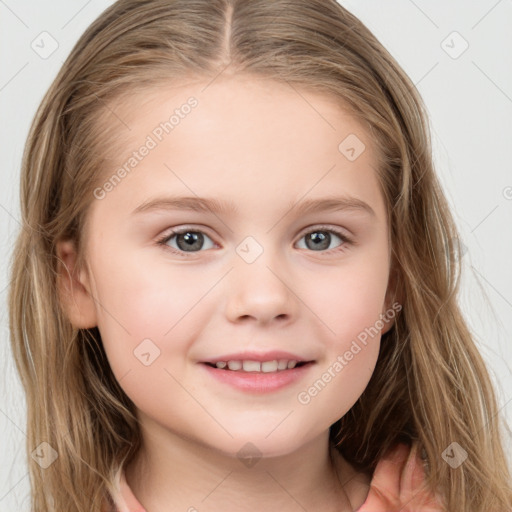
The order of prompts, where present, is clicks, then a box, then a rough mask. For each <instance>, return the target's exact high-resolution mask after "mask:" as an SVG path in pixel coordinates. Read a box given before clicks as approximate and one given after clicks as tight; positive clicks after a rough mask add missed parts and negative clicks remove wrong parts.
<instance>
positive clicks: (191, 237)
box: [176, 231, 203, 250]
mask: <svg viewBox="0 0 512 512" xmlns="http://www.w3.org/2000/svg"><path fill="white" fill-rule="evenodd" d="M181 237H182V238H183V240H184V241H185V242H186V245H185V250H189V249H200V248H201V243H202V238H203V236H202V235H201V233H195V232H192V231H188V232H187V233H182V234H181V235H179V236H178V238H177V241H176V243H177V244H178V245H180V244H179V241H180V240H181V239H182V238H181ZM180 248H181V247H180Z"/></svg>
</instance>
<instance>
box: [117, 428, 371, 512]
mask: <svg viewBox="0 0 512 512" xmlns="http://www.w3.org/2000/svg"><path fill="white" fill-rule="evenodd" d="M248 451H249V453H250V449H249V450H248ZM125 475H126V480H127V483H128V485H129V486H130V488H131V489H132V491H133V493H134V494H135V496H136V497H137V499H138V500H139V501H140V502H141V504H142V505H143V506H144V507H145V509H146V510H147V512H167V511H169V510H184V511H190V512H195V511H203V510H204V511H206V510H207V511H208V512H220V511H223V512H224V511H226V510H237V511H240V512H256V511H261V510H280V511H282V512H292V511H297V510H299V509H303V510H308V511H311V512H313V511H316V510H318V511H320V510H321V511H322V512H335V511H336V512H345V511H347V512H348V511H353V510H357V508H359V507H360V506H361V505H362V503H363V502H364V500H365V498H366V495H367V493H368V479H367V477H366V476H365V475H359V474H357V473H356V472H355V471H354V470H353V468H352V467H351V466H350V465H349V464H348V463H347V462H346V461H345V460H344V459H343V458H342V457H341V455H340V454H339V453H338V452H337V450H335V449H332V450H331V449H330V446H329V439H328V432H326V433H325V435H323V436H322V437H321V438H316V439H314V440H312V441H310V442H309V443H307V444H305V445H302V446H301V447H300V449H298V450H297V451H296V452H293V453H289V454H286V455H283V456H279V457H261V458H258V456H256V457H254V458H253V459H250V458H248V459H240V458H234V457H232V456H228V455H226V454H224V453H222V452H219V451H216V450H214V449H212V448H210V447H207V446H204V445H200V444H198V443H197V442H195V441H193V440H190V439H183V438H181V437H177V436H175V435H174V434H173V433H170V432H169V431H168V430H165V429H163V428H162V427H156V428H151V429H143V446H142V448H141V450H140V451H139V453H138V454H137V456H136V457H135V458H134V460H133V461H132V462H131V463H130V464H129V465H128V466H127V467H126V471H125Z"/></svg>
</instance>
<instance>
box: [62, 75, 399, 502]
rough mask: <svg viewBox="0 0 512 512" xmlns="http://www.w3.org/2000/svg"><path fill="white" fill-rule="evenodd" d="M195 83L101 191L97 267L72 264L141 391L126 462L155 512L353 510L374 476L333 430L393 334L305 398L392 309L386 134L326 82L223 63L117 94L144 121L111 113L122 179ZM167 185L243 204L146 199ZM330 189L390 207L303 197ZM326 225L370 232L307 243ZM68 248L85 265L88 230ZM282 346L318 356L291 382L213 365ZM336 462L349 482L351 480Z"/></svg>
mask: <svg viewBox="0 0 512 512" xmlns="http://www.w3.org/2000/svg"><path fill="white" fill-rule="evenodd" d="M205 87H206V88H205ZM190 96H194V97H195V98H197V99H198V102H199V103H198V106H197V107H196V108H195V109H193V110H192V112H191V113H190V114H189V115H188V116H186V117H185V118H184V119H182V120H181V121H180V123H179V125H178V126H176V127H175V128H174V130H173V131H172V132H170V133H169V134H167V135H165V137H164V138H163V140H162V141H161V142H160V143H159V144H158V146H157V147H156V148H154V149H153V150H152V151H151V152H150V153H149V155H148V156H146V157H145V158H144V159H143V160H142V161H141V162H140V163H138V165H137V167H136V168H135V169H134V170H133V171H131V172H130V173H129V174H128V175H127V176H126V177H125V178H124V179H123V180H122V182H121V183H119V184H117V186H116V187H115V188H114V190H112V191H111V192H109V193H108V194H106V195H105V197H104V198H103V199H94V198H93V200H92V204H91V208H90V210H89V214H88V215H89V216H88V220H87V229H86V230H85V240H86V246H85V247H86V249H85V250H86V261H87V266H86V268H83V269H78V270H77V271H76V273H74V274H73V276H74V277H73V279H72V280H71V279H70V278H69V277H67V276H68V274H67V272H65V271H64V270H62V275H61V285H60V286H61V290H62V297H63V299H62V300H63V303H64V304H65V307H66V311H67V314H68V316H69V318H70V320H71V322H72V323H73V324H74V325H75V326H77V327H82V328H87V327H92V326H98V328H99V330H100V332H101V336H102V340H103V344H104V347H105V350H106V353H107V357H108V360H109V362H110V365H111V368H112V370H113V372H114V374H115V376H116V378H117V379H118V381H119V382H120V385H121V387H122V388H123V390H124V391H125V392H126V394H127V395H128V396H129V397H130V399H131V400H132V401H133V402H134V403H135V405H136V407H137V414H138V418H139V420H140V426H141V429H142V433H143V448H142V450H141V451H140V452H139V454H138V456H137V457H136V459H135V460H134V461H133V463H131V464H130V465H129V466H128V467H127V469H126V477H127V481H128V484H129V485H130V487H131V488H132V490H133V492H134V494H135V496H136V497H137V498H138V499H139V501H140V502H141V503H142V504H143V506H144V507H146V509H147V510H148V512H164V511H167V510H193V509H191V508H190V507H195V508H197V510H201V512H203V511H205V512H206V511H208V512H215V511H225V510H232V509H234V508H233V507H235V508H236V510H239V511H247V512H249V511H260V510H276V509H279V510H282V511H285V512H288V511H290V512H291V511H298V510H303V508H302V507H304V508H305V509H306V510H308V511H313V510H323V511H334V510H337V511H339V510H347V511H348V510H355V509H356V508H358V507H359V506H360V505H361V504H362V503H363V502H364V500H365V499H366V496H367V494H368V490H369V477H368V475H364V474H358V473H357V472H356V471H355V470H354V469H353V468H352V467H351V466H350V465H349V464H348V462H346V461H345V460H344V459H343V458H342V457H341V455H339V454H336V456H335V459H334V465H333V463H331V460H330V458H329V444H328V432H329V427H330V425H332V424H333V423H334V422H335V421H336V420H338V419H339V418H341V417H342V416H343V415H344V414H345V413H346V412H347V411H348V410H349V409H350V408H351V406H352V405H353V404H354V403H355V402H356V401H357V399H358V398H359V396H360V395H361V393H362V392H363V391H364V389H365V387H366V386H367V384H368V381H369V379H370V377H371V375H372V372H373V370H374V367H375V363H376V361H377V357H378V353H379V345H380V334H379V335H376V336H375V337H373V338H372V339H371V341H370V342H369V343H368V344H367V345H366V346H365V347H364V348H363V349H362V350H361V351H360V352H359V353H358V354H357V355H355V356H354V357H353V359H352V360H351V361H349V363H348V364H347V365H346V366H345V367H344V368H343V370H342V371H341V372H339V373H337V374H336V377H334V378H332V379H331V381H330V382H329V383H328V384H327V385H326V386H325V388H324V389H323V390H322V391H321V392H319V393H318V394H317V395H316V396H315V397H313V398H312V399H311V401H310V402H309V403H308V404H301V403H300V402H299V401H298V399H297V396H298V393H300V392H301V391H304V390H307V389H308V387H309V386H311V385H312V384H313V383H314V382H315V380H317V379H319V378H320V377H321V376H322V374H323V372H325V371H326V370H327V369H328V368H329V367H332V365H333V363H334V362H335V361H336V360H337V357H338V355H342V354H344V353H345V352H346V351H347V350H349V348H350V346H351V343H352V341H353V340H355V339H356V338H357V336H358V334H359V333H361V331H363V330H364V329H365V328H368V327H370V326H373V325H374V324H375V322H376V321H377V320H379V318H381V317H380V316H379V315H380V314H384V313H385V312H386V311H387V310H389V308H390V301H389V300H388V299H387V293H386V292H387V290H388V285H390V273H389V270H390V268H389V266H390V246H389V240H388V236H389V233H388V226H387V223H386V214H385V203H384V199H383V196H382V194H381V191H380V188H379V183H378V181H377V174H376V169H377V157H376V154H375V149H374V147H373V145H372V144H371V137H370V136H369V134H368V132H367V131H366V130H365V129H364V128H363V126H362V125H361V124H359V123H358V122H357V121H356V120H355V119H354V118H352V117H351V116H349V115H348V114H347V113H346V111H345V110H343V109H342V108H341V106H340V104H339V102H338V103H336V102H335V101H334V100H333V99H332V98H330V97H328V96H325V95H321V94H316V93H312V92H306V91H301V92H300V94H299V92H298V90H297V89H295V88H292V87H290V86H288V85H283V84H278V83H276V82H273V81H269V80H255V79H254V78H251V79H247V78H245V79H244V78H240V77H237V78H233V77H231V78H224V79H221V78H217V79H216V80H215V81H214V82H213V83H210V84H209V85H208V86H207V82H203V83H199V82H198V83H193V84H191V83H189V84H187V85H186V86H183V85H180V86H176V87H174V86H173V87H171V86H170V87H166V88H159V89H158V90H152V91H148V93H147V95H145V96H144V98H140V97H139V98H133V99H132V100H131V101H125V102H124V103H123V104H121V105H119V106H118V107H117V108H116V116H118V117H119V118H121V119H122V120H123V121H124V122H125V123H126V124H127V125H128V126H129V127H130V131H129V133H128V131H127V130H126V129H125V128H123V127H121V125H120V124H119V122H117V123H116V122H115V119H114V118H113V119H112V132H115V135H116V136H117V137H118V138H120V139H119V140H120V141H121V146H122V148H123V151H122V152H121V153H120V154H119V156H118V158H117V160H114V161H111V162H110V164H109V167H110V168H109V169H107V170H106V172H105V176H106V179H108V177H110V176H111V175H112V173H113V172H115V170H116V169H117V168H118V167H119V166H120V165H122V164H123V163H124V162H125V161H126V160H127V155H128V156H129V155H130V154H131V152H132V151H134V150H136V149H138V148H139V147H140V146H141V145H142V144H143V143H144V141H145V140H146V137H147V136H148V135H149V134H151V133H152V130H153V129H154V128H155V126H157V125H158V124H159V123H161V122H162V121H164V120H166V119H168V117H169V114H168V113H169V112H172V111H173V110H174V109H175V108H177V107H179V106H180V105H182V104H183V103H185V102H186V100H187V99H188V98H189V97H190ZM142 105H143V106H142ZM349 134H355V135H356V136H357V137H358V138H359V139H360V140H361V141H362V142H363V143H364V144H365V146H366V149H365V150H364V151H363V152H362V153H361V154H360V156H359V157H358V158H356V159H355V160H354V161H350V160H349V159H347V158H346V156H345V155H344V154H342V153H341V152H340V151H339V150H338V146H339V144H340V142H341V141H342V140H344V139H345V137H347V136H348V135H349ZM164 164H165V165H164ZM163 195H182V196H199V197H213V198H216V199H223V200H229V201H232V202H233V203H234V205H235V206H236V208H237V211H236V212H232V213H230V214H222V213H218V214H213V213H211V212H206V213H202V212H194V211H187V210H181V211H180V210H161V211H152V212H146V213H139V214H132V213H131V212H132V211H133V210H134V209H135V208H136V207H138V206H139V205H140V204H142V203H144V202H145V201H147V200H149V199H151V198H154V197H156V196H163ZM332 195H338V196H340V195H346V196H351V197H356V198H358V199H360V200H362V201H364V202H366V203H367V204H368V205H370V206H371V208H372V209H373V211H374V215H370V214H368V213H365V212H363V211H361V210H342V211H329V212H317V213H310V214H303V213H300V212H298V211H295V210H289V208H288V206H287V205H288V204H290V203H292V204H296V203H297V202H298V201H300V200H305V199H316V198H324V197H327V196H332ZM180 227H187V228H190V230H191V231H194V232H197V231H198V230H199V231H201V233H204V235H205V238H204V242H203V245H202V246H201V243H199V248H198V249H195V252H188V253H186V252H185V251H184V250H183V247H184V246H185V245H186V244H184V243H183V240H182V241H181V243H180V245H177V244H178V240H177V237H175V238H174V239H173V241H170V242H168V245H167V246H166V247H165V246H162V245H158V244H157V243H156V240H157V239H159V238H161V237H163V236H164V235H165V234H166V233H169V232H170V231H171V229H172V228H180ZM325 227H327V228H332V229H338V230H340V231H341V232H342V233H343V234H345V235H347V236H349V237H351V238H352V239H353V241H354V242H355V243H353V244H350V243H346V242H343V241H342V240H341V239H339V238H338V237H337V236H336V235H335V234H332V237H331V241H330V244H327V246H326V247H327V248H321V249H315V247H314V246H313V245H311V244H310V245H309V246H308V245H306V244H307V238H308V237H307V236H306V235H308V234H311V233H317V232H318V231H321V232H323V233H324V232H325ZM320 228H321V229H320ZM248 236H251V237H253V238H254V239H255V240H256V241H257V243H258V244H259V246H261V248H262V249H263V252H262V254H260V255H259V257H258V258H257V259H256V260H255V261H254V262H253V263H250V264H249V263H247V262H246V261H245V260H244V259H243V258H241V257H240V256H239V254H238V253H237V252H236V249H237V247H238V246H239V244H240V243H241V242H242V241H243V240H244V239H245V238H246V237H248ZM324 247H325V246H324ZM172 248H174V249H175V250H177V251H179V249H180V248H181V254H184V253H185V256H180V255H178V254H176V253H173V252H172ZM58 253H59V256H60V258H61V259H62V261H63V263H65V265H66V266H67V268H68V269H69V270H71V271H73V270H74V262H75V261H76V252H75V249H74V246H73V244H72V243H71V242H70V241H62V242H60V244H59V246H58ZM187 254H188V255H189V256H190V257H187V256H186V255H187ZM390 327H391V323H388V324H387V325H386V326H385V327H384V328H383V329H382V332H381V334H382V333H384V332H386V331H387V330H388V329H389V328H390ZM144 339H150V340H152V343H154V345H155V346H157V347H158V349H159V350H160V355H159V357H157V358H156V359H155V360H154V361H153V362H152V363H151V364H150V365H148V366H145V365H144V364H142V363H141V362H140V361H139V360H138V359H137V358H136V357H135V356H134V350H135V349H136V348H137V346H138V345H139V344H140V343H141V342H142V340H144ZM273 349H279V350H287V351H290V352H294V353H297V354H299V355H302V356H304V357H306V358H308V359H314V360H315V361H316V362H315V365H313V367H312V368H310V370H308V373H307V374H306V376H305V377H304V378H303V379H301V380H299V381H298V382H295V383H293V384H292V385H291V386H288V387H286V388H284V389H281V390H279V391H275V392H273V393H270V394H264V395H256V394H251V393H248V392H243V391H239V390H236V389H234V388H232V387H230V386H228V385H226V384H223V383H220V382H217V381H216V380H214V379H213V378H212V377H211V376H210V375H209V374H208V373H207V372H205V371H204V368H203V367H202V366H201V364H200V363H199V361H201V360H204V359H206V358H208V357H212V356H216V355H221V354H226V353H230V352H238V351H243V350H257V351H263V350H273ZM247 442H250V443H252V444H253V445H254V446H256V447H257V450H258V453H259V455H261V459H259V460H258V461H257V462H256V464H255V465H253V466H252V467H248V466H247V465H246V464H243V463H242V461H241V460H240V458H239V457H237V452H238V451H239V450H240V449H241V448H242V447H243V446H244V445H245V444H246V443H247ZM305 461H307V464H306V463H305ZM336 470H337V471H338V474H339V477H340V479H341V481H342V482H348V483H346V484H345V485H344V486H343V487H342V486H341V485H340V483H339V480H338V477H337V476H336ZM299 504H300V505H299Z"/></svg>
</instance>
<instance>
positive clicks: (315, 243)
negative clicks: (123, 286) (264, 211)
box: [157, 226, 353, 257]
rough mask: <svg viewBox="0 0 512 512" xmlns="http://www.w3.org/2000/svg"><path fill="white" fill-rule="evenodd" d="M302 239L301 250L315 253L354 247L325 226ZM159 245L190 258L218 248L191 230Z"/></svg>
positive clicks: (172, 235)
mask: <svg viewBox="0 0 512 512" xmlns="http://www.w3.org/2000/svg"><path fill="white" fill-rule="evenodd" d="M332 235H334V237H335V238H338V239H340V240H341V242H342V243H341V244H339V245H338V247H337V248H335V249H332V248H331V247H330V246H331V242H332V241H333V237H332ZM302 239H305V240H306V243H305V247H299V248H301V249H303V248H305V249H311V250H312V251H314V252H327V253H330V252H331V251H333V252H337V251H340V252H341V251H343V250H345V249H346V248H347V246H350V245H353V241H352V240H351V239H350V238H349V237H347V236H346V235H345V234H344V233H342V232H341V231H338V230H336V229H333V228H328V227H325V226H320V227H318V228H316V229H314V230H310V231H308V232H306V233H305V234H304V235H303V236H302V237H301V238H300V240H302ZM205 240H209V241H210V244H209V246H208V244H206V245H207V246H206V247H205ZM157 244H158V245H160V246H164V248H166V249H169V250H170V251H171V252H173V253H175V254H178V255H179V256H184V257H188V256H190V255H192V254H193V253H197V252H201V249H212V248H213V247H215V246H216V244H215V243H214V242H213V241H212V239H211V238H210V237H209V236H208V235H206V234H205V233H204V232H203V231H200V230H195V229H191V228H182V229H175V230H173V231H172V232H171V233H168V234H166V235H165V236H163V237H162V238H160V239H159V240H157Z"/></svg>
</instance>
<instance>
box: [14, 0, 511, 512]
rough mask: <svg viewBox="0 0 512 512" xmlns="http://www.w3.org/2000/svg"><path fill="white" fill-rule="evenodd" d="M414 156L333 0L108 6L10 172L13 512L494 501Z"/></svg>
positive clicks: (451, 240) (470, 355) (448, 231)
mask: <svg viewBox="0 0 512 512" xmlns="http://www.w3.org/2000/svg"><path fill="white" fill-rule="evenodd" d="M430 155H431V149H430V141H429V136H428V129H427V123H426V114H425V109H424V107H423V104H422V101H421V99H420V98H419V96H418V94H417V92H416V91H415V88H414V85H413V84H412V83H411V81H410V80H409V79H408V77H407V76H406V75H405V74H404V72H403V71H402V70H401V69H400V68H399V66H398V65H397V63H396V62H395V60H394V59H393V58H392V57H391V56H390V55H389V53H388V52H387V51H386V50H385V49H384V48H383V47H382V45H381V44H380V43H379V42H378V41H377V40H376V38H375V37H374V36H373V35H372V34H371V33H370V32H369V31H368V30H367V29H366V27H365V26H364V25H363V24H362V23H361V22H359V21H358V20H357V19H356V18H355V17H354V16H352V15H351V14H350V13H349V12H347V11H346V10H345V9H344V8H342V7H341V6H340V5H339V4H338V3H337V2H335V1H334V0H293V1H291V0H251V1H246V0H165V1H164V0H120V1H118V2H116V3H115V4H114V5H112V6H111V7H110V8H108V9H107V10H106V11H105V12H104V13H103V14H102V15H101V16H100V17H99V18H98V19H97V20H96V21H95V22H94V23H93V24H92V25H91V26H90V27H89V29H88V30H87V31H86V32H85V33H84V34H83V36H82V37H81V38H80V40H79V41H78V43H77V44H76V46H75V48H74V49H73V51H72V52H71V54H70V56H69V57H68V59H67V60H66V62H65V64H64V66H63V68H62V69H61V71H60V73H59V75H58V76H57V78H56V79H55V81H54V83H53V85H52V86H51V87H50V90H49V91H48V93H47V94H46V96H45V98H44V100H43V102H42V105H41V106H40V109H39V110H38V113H37V115H36V118H35V120H34V122H33V125H32V128H31V132H30V134H29V138H28V142H27V146H26V151H25V154H24V159H23V164H22V178H21V207H22V222H23V229H22V231H21V232H20V235H19V238H18V240H17V244H16V247H15V251H14V259H13V268H12V283H13V284H12V287H11V290H10V326H11V332H12V348H13V352H14V356H15V358H16V362H17V368H18V371H19V373H20V375H21V379H22V383H23V385H24V388H25V391H26V394H27V403H28V444H27V449H28V451H29V454H30V455H31V456H30V457H29V464H30V477H31V484H32V509H33V511H34V512H49V511H59V512H61V511H64V510H65V511H80V512H85V511H87V512H90V511H119V512H121V511H122V512H136V511H139V512H140V511H143V510H146V511H148V512H163V511H168V510H173V511H175V510H176V511H178V510H183V511H185V510H187V511H189V512H192V511H201V512H203V511H219V510H228V511H230V510H243V511H247V512H249V511H256V510H258V511H259V510H274V509H279V510H283V511H286V512H288V511H296V510H311V511H313V510H323V511H333V512H334V511H354V510H358V511H359V512H383V511H386V512H389V511H399V510H400V511H429V512H433V511H441V510H445V511H450V512H463V511H464V512H469V511H471V512H483V511H486V512H488V511H505V510H511V509H512V491H511V486H510V472H509V468H508V465H507V460H506V457H505V454H504V450H503V446H502V440H501V433H500V423H499V415H498V410H497V403H496V398H495V394H494V391H493V388H492V386H491V382H490V379H489V376H488V373H487V370H486V368H485V365H484V363H483V360H482V358H481V356H480V355H479V353H478V351H477V349H476V346H475V343H474V341H473V339H472V336H471V334H470V332H469V330H468V327H467V325H466V323H465V321H464V319H463V317H462V315H461V312H460V310H459V307H458V304H457V290H458V283H459V270H460V256H459V254H460V252H459V249H460V247H459V242H458V238H457V230H456V227H455V225H454V221H453V219H452V216H451V214H450V211H449V209H448V206H447V202H446V200H445V197H444V195H443V192H442V190H441V188H440V185H439V182H438V180H437V177H436V175H435V172H434V169H433V165H432V161H431V156H430Z"/></svg>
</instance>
